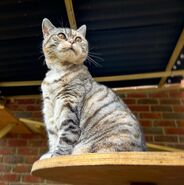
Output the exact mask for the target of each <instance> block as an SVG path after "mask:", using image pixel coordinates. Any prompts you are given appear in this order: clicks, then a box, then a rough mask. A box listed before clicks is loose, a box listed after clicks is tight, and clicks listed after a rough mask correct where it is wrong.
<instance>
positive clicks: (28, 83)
mask: <svg viewBox="0 0 184 185" xmlns="http://www.w3.org/2000/svg"><path fill="white" fill-rule="evenodd" d="M41 82H42V81H41V80H34V81H15V82H0V87H21V86H39V85H41Z"/></svg>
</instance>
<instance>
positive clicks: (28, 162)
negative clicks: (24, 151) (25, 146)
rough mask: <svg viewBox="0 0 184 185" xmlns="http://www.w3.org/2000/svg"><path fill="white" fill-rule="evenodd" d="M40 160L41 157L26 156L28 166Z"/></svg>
mask: <svg viewBox="0 0 184 185" xmlns="http://www.w3.org/2000/svg"><path fill="white" fill-rule="evenodd" d="M38 159H39V156H24V162H25V163H27V164H33V163H34V162H35V161H37V160H38Z"/></svg>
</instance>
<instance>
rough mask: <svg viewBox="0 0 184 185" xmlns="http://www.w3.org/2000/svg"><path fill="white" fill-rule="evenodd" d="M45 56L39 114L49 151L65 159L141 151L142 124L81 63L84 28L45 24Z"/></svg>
mask: <svg viewBox="0 0 184 185" xmlns="http://www.w3.org/2000/svg"><path fill="white" fill-rule="evenodd" d="M42 31H43V37H44V40H43V52H44V55H45V61H46V64H47V67H48V68H49V71H48V72H47V74H46V77H45V79H44V80H43V82H42V85H41V88H42V94H43V114H44V122H45V126H46V130H47V133H48V138H49V151H48V152H47V153H46V154H44V155H43V156H42V157H41V159H45V158H50V157H52V156H57V155H65V154H82V153H94V152H95V153H109V152H120V151H144V150H145V141H144V137H143V133H142V130H141V128H140V125H139V123H138V121H137V119H136V118H135V116H134V115H133V114H132V113H131V111H130V110H129V108H128V107H127V106H126V105H125V104H124V102H123V101H122V100H121V99H120V98H119V97H118V96H117V95H116V94H115V93H114V92H113V91H112V90H111V89H109V88H107V87H106V86H104V85H101V84H99V83H97V82H96V81H95V80H94V79H93V78H92V76H91V75H90V73H89V71H88V69H87V67H86V66H84V64H83V63H84V61H85V60H86V58H87V56H88V42H87V40H86V38H85V35H86V26H85V25H83V26H81V27H80V28H79V29H78V30H73V29H69V28H56V27H55V26H54V25H53V24H52V23H51V22H50V21H49V20H48V19H46V18H45V19H43V22H42Z"/></svg>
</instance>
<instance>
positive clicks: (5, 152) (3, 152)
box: [0, 147, 15, 155]
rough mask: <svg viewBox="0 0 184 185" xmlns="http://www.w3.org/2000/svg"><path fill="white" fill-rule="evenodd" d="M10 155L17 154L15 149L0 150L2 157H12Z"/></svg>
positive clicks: (4, 148)
mask: <svg viewBox="0 0 184 185" xmlns="http://www.w3.org/2000/svg"><path fill="white" fill-rule="evenodd" d="M10 154H15V149H14V148H7V147H3V148H0V155H10Z"/></svg>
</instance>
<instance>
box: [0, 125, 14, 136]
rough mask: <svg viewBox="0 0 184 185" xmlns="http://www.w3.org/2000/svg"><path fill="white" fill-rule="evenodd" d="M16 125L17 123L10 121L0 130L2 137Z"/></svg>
mask: <svg viewBox="0 0 184 185" xmlns="http://www.w3.org/2000/svg"><path fill="white" fill-rule="evenodd" d="M15 126H16V124H13V123H12V124H11V123H9V124H7V125H6V126H5V127H3V128H2V129H1V130H0V138H2V137H4V136H5V135H6V134H8V132H10V131H11V130H12V129H13V128H14V127H15Z"/></svg>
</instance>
